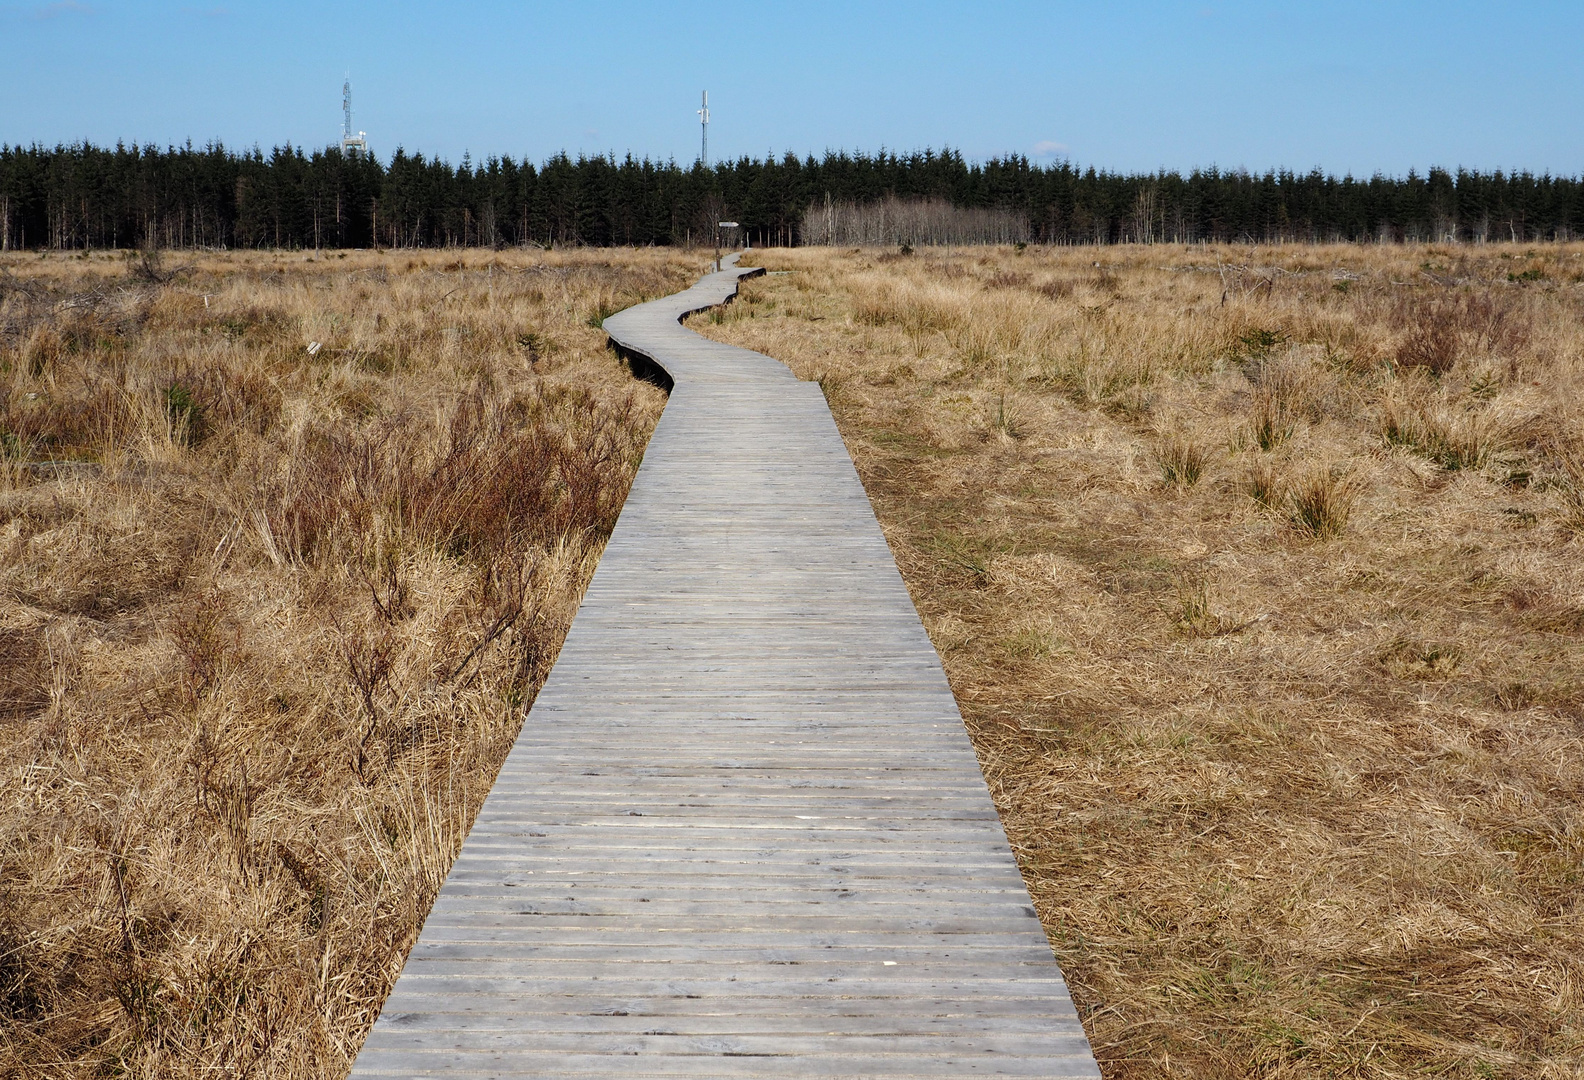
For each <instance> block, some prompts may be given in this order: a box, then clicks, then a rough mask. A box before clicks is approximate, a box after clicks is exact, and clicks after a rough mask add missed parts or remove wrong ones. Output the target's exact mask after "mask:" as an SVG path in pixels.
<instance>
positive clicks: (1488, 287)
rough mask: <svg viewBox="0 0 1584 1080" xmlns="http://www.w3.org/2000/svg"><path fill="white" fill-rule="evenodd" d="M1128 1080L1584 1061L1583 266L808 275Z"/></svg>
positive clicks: (719, 323)
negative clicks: (1134, 1079)
mask: <svg viewBox="0 0 1584 1080" xmlns="http://www.w3.org/2000/svg"><path fill="white" fill-rule="evenodd" d="M754 257H755V258H756V259H757V261H759V262H760V263H762V264H763V265H765V266H767V267H770V268H772V269H774V270H780V271H787V273H784V274H773V275H771V276H767V277H763V278H760V279H757V280H755V281H753V282H750V283H748V284H746V285H745V288H744V292H743V295H742V297H741V298H740V299H739V300H738V302H737V303H735V304H733V305H732V306H731V307H729V308H726V309H722V310H719V311H716V312H714V313H711V314H708V315H701V316H695V317H694V320H693V325H695V327H696V328H698V329H700V330H701V331H702V332H704V333H707V334H709V335H711V336H714V337H718V338H721V339H723V340H727V341H730V342H732V343H735V344H739V345H744V346H747V347H749V348H753V349H756V350H759V351H762V352H766V353H769V354H770V355H772V356H775V357H778V358H781V359H783V360H785V361H786V362H787V363H789V364H790V365H791V366H792V367H793V369H794V370H795V371H796V372H797V373H798V374H799V375H800V376H801V377H803V378H805V379H817V380H819V382H820V384H821V385H822V386H823V388H824V390H825V393H826V396H827V398H828V399H829V401H830V403H831V406H832V409H833V411H834V412H835V415H836V418H837V421H838V424H839V426H840V428H841V431H842V434H843V436H844V438H845V439H846V442H847V445H848V447H849V449H850V450H851V452H852V454H853V457H854V458H855V460H856V462H857V465H858V469H859V472H860V474H861V476H862V478H863V481H864V484H865V487H866V488H867V490H868V492H869V495H870V498H871V500H872V502H873V504H874V506H875V508H876V511H877V513H878V515H879V518H880V520H881V523H882V525H883V527H884V529H885V531H886V535H887V538H888V540H889V541H890V543H891V546H892V550H893V552H894V553H895V554H896V556H897V560H898V563H899V564H900V566H901V568H902V571H903V575H904V577H905V578H906V580H907V583H908V586H909V588H910V589H911V591H912V594H913V597H914V599H915V601H916V603H917V604H918V606H919V608H920V611H921V613H922V615H923V617H924V620H925V623H926V626H927V628H928V630H929V632H930V635H931V637H932V638H933V640H934V642H935V645H936V647H937V648H938V650H939V651H940V653H941V655H942V657H943V659H944V661H945V664H946V668H947V671H948V674H949V676H950V679H951V682H952V686H953V689H954V691H955V693H956V695H957V699H958V701H959V703H960V704H961V707H962V711H963V714H964V716H965V718H966V720H967V723H968V726H969V728H970V731H971V734H972V736H973V739H974V742H975V745H976V748H977V750H978V753H979V755H980V760H981V763H982V764H983V766H984V770H985V773H986V776H987V777H988V778H989V780H990V783H991V786H992V789H993V791H994V794H995V797H996V800H997V803H998V806H999V807H1000V810H1001V813H1002V816H1003V821H1004V822H1005V824H1006V826H1007V831H1008V834H1009V836H1010V838H1011V840H1012V843H1013V846H1014V848H1015V850H1016V852H1017V854H1018V857H1019V859H1020V862H1021V865H1022V868H1023V872H1024V875H1025V878H1026V880H1027V881H1028V883H1029V886H1030V889H1031V891H1032V893H1033V896H1034V899H1035V902H1036V904H1037V906H1038V909H1039V912H1040V915H1041V917H1042V919H1043V921H1044V924H1045V927H1046V930H1047V932H1048V934H1049V936H1050V939H1051V942H1052V945H1053V946H1054V947H1055V950H1056V953H1057V955H1058V957H1059V958H1060V960H1061V963H1062V966H1063V968H1064V970H1065V972H1066V974H1067V976H1068V979H1069V983H1070V986H1071V989H1072V992H1073V997H1074V999H1075V1001H1076V1002H1077V1004H1078V1006H1079V1010H1080V1015H1081V1016H1082V1017H1083V1019H1084V1022H1085V1024H1086V1025H1087V1027H1088V1030H1089V1032H1090V1034H1091V1037H1092V1040H1093V1044H1094V1047H1095V1051H1096V1053H1097V1054H1098V1056H1099V1058H1100V1061H1101V1062H1102V1066H1103V1068H1104V1071H1105V1075H1106V1076H1107V1077H1108V1080H1122V1078H1128V1080H1131V1078H1143V1077H1196V1078H1211V1077H1215V1078H1220V1077H1234V1076H1260V1077H1283V1078H1288V1077H1336V1076H1348V1077H1354V1076H1356V1077H1379V1078H1387V1077H1392V1078H1398V1077H1410V1076H1423V1075H1435V1076H1447V1077H1465V1078H1471V1080H1472V1078H1476V1077H1510V1078H1513V1080H1519V1078H1526V1080H1528V1078H1552V1080H1563V1078H1567V1077H1577V1076H1578V1075H1579V1073H1578V1069H1579V1063H1580V1062H1581V1061H1584V906H1581V905H1584V899H1581V898H1584V559H1581V554H1584V407H1581V405H1580V402H1581V401H1584V247H1580V246H1577V245H1566V246H1563V245H1557V246H1546V247H1525V246H1512V245H1503V246H1498V247H1487V248H1474V247H1469V246H1427V245H1414V246H1388V247H1376V246H1333V247H1311V246H1286V247H1272V248H1255V247H1243V246H1239V247H1216V246H1208V247H1204V246H1194V247H1184V246H1175V247H1173V246H1153V247H1146V246H1137V247H1128V248H1112V249H1100V248H1088V249H1077V250H1075V249H1039V248H1034V247H1028V248H1026V249H1022V250H1019V249H1016V248H1010V247H1007V248H1000V249H967V250H962V249H959V250H956V251H952V252H947V251H944V250H938V249H929V250H919V251H917V252H915V253H901V252H898V251H896V250H895V249H893V250H891V251H884V250H878V249H867V250H858V249H853V250H847V251H832V250H830V249H816V250H791V251H767V252H759V253H755V256H754Z"/></svg>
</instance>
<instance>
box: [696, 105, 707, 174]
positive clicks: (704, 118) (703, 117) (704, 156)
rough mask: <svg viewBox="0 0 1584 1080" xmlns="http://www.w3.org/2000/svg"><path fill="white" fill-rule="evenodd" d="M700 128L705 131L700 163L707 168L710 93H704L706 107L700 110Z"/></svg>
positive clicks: (701, 143) (700, 146) (700, 150)
mask: <svg viewBox="0 0 1584 1080" xmlns="http://www.w3.org/2000/svg"><path fill="white" fill-rule="evenodd" d="M698 115H699V126H700V127H702V128H703V129H704V133H703V139H702V140H701V141H700V143H699V161H700V162H702V163H703V164H704V167H705V168H708V167H709V91H708V90H706V91H704V107H703V108H702V109H700V110H698Z"/></svg>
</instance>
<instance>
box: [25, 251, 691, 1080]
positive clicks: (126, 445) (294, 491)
mask: <svg viewBox="0 0 1584 1080" xmlns="http://www.w3.org/2000/svg"><path fill="white" fill-rule="evenodd" d="M696 269H697V268H696V267H695V266H693V265H690V263H689V261H688V260H687V259H686V258H685V257H682V256H680V255H675V254H667V253H588V254H583V253H570V254H559V253H557V254H553V255H550V254H547V255H531V256H529V255H521V254H515V253H514V254H509V255H507V254H493V253H467V254H462V255H457V254H450V255H437V254H426V255H417V256H413V255H410V254H405V253H402V254H398V253H391V254H385V255H379V254H372V253H365V254H351V255H347V256H334V257H330V256H324V257H319V258H315V257H312V256H302V255H294V256H286V255H275V256H271V255H204V256H196V257H192V263H191V265H188V266H186V267H174V266H166V265H163V264H161V263H159V262H158V261H156V260H154V259H153V258H152V257H150V258H139V259H134V260H132V261H130V262H124V261H123V260H122V259H120V258H117V257H106V256H93V257H89V258H82V257H72V258H66V257H50V258H38V257H34V256H27V257H23V256H9V257H6V258H4V259H3V260H0V762H3V764H0V1075H4V1076H19V1077H20V1076H44V1075H49V1076H62V1077H67V1076H80V1077H99V1076H108V1075H115V1076H125V1077H161V1078H164V1077H184V1076H190V1077H198V1076H214V1075H237V1076H242V1075H254V1076H271V1077H304V1078H306V1077H325V1076H339V1075H343V1074H344V1073H345V1070H346V1069H347V1068H348V1067H349V1065H350V1062H351V1060H352V1058H353V1056H354V1055H355V1054H356V1052H357V1049H358V1047H359V1045H360V1044H361V1042H362V1039H363V1035H364V1033H365V1031H366V1030H367V1028H368V1026H369V1024H370V1023H371V1022H372V1020H373V1018H374V1016H375V1014H376V1012H377V1010H378V1008H379V1005H380V1003H381V1002H382V1000H383V999H384V996H385V994H386V993H387V992H388V990H389V988H390V986H391V985H392V983H393V981H394V979H395V976H396V974H397V972H398V971H399V970H400V967H401V964H402V962H403V959H404V957H405V954H406V951H407V949H408V947H409V946H410V945H411V943H412V941H413V939H414V937H415V935H416V932H417V929H418V926H419V924H420V922H421V920H422V918H423V916H424V914H425V913H426V911H427V909H428V906H429V904H430V902H431V900H432V898H433V896H434V895H435V892H436V890H437V888H438V886H439V884H440V882H441V881H442V880H443V878H444V875H445V873H446V870H447V868H448V867H449V865H450V863H451V860H452V859H453V857H454V856H455V853H456V850H457V848H458V846H459V844H460V841H461V838H462V836H463V835H464V833H465V831H466V829H467V827H468V825H469V823H470V822H471V820H472V817H473V815H474V813H475V812H476V810H477V808H478V806H479V804H480V802H481V801H482V799H483V796H484V795H485V793H486V792H487V791H488V788H489V786H490V784H491V782H492V781H493V778H494V775H495V772H496V770H497V768H498V767H499V764H500V762H501V760H502V758H503V756H504V754H505V752H506V750H507V749H508V747H509V746H510V743H511V741H512V739H513V738H514V737H515V734H516V731H517V729H518V726H519V724H520V723H521V720H522V715H523V710H524V708H525V707H526V705H527V704H528V703H529V702H531V700H532V698H533V696H534V694H535V692H536V691H537V689H538V687H539V685H540V683H541V682H542V680H543V678H544V676H545V674H546V672H547V671H548V669H549V666H550V664H551V662H552V660H553V658H554V657H555V654H556V652H557V650H558V649H559V647H560V642H561V639H562V636H563V634H564V633H565V630H566V627H567V625H568V622H569V620H570V618H571V615H572V612H573V610H574V608H575V606H576V603H577V599H578V596H579V595H580V592H581V590H582V588H583V586H584V584H585V583H586V582H587V579H588V576H589V574H590V573H591V571H592V568H593V565H594V561H595V559H596V558H597V555H598V552H599V550H600V548H601V545H602V544H603V542H604V539H605V537H606V536H607V535H608V533H609V531H610V528H611V526H612V524H613V523H614V521H615V517H616V514H617V512H618V510H619V508H620V505H621V502H622V499H623V498H624V496H625V493H626V489H627V485H628V483H629V482H630V479H631V476H632V474H633V471H634V469H635V468H636V465H637V462H638V459H639V457H640V455H641V452H642V447H643V444H644V442H645V440H646V439H647V437H648V432H649V430H650V428H651V427H652V425H653V423H654V420H655V418H656V417H657V415H658V413H659V409H660V407H661V404H662V400H661V396H660V394H659V392H658V391H656V390H654V389H653V388H651V387H649V386H648V385H647V384H644V383H639V382H637V381H635V380H633V379H631V378H629V377H628V376H627V374H626V373H625V371H624V370H623V369H622V368H621V367H620V365H619V364H618V363H617V361H616V360H615V359H613V357H612V356H611V354H609V353H608V352H607V351H606V350H605V348H604V337H603V335H602V334H601V333H599V332H598V331H597V330H596V329H594V327H593V325H592V324H593V323H597V321H598V318H599V317H602V314H604V313H608V312H609V311H610V310H614V309H616V308H619V307H621V306H625V305H626V304H628V303H631V302H634V301H637V300H639V299H642V298H644V297H647V296H654V295H659V294H663V293H666V292H670V291H672V290H674V289H676V288H678V287H680V286H682V285H684V284H686V283H687V282H688V281H689V280H690V279H691V278H692V276H693V274H694V272H695V271H696Z"/></svg>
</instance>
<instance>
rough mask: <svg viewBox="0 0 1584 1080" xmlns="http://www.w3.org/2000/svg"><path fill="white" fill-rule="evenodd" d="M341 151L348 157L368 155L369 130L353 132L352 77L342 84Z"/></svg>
mask: <svg viewBox="0 0 1584 1080" xmlns="http://www.w3.org/2000/svg"><path fill="white" fill-rule="evenodd" d="M341 117H342V119H341V152H342V153H343V154H345V155H346V156H347V157H353V158H357V157H367V156H368V132H366V131H360V132H358V133H357V134H356V135H354V134H352V79H351V77H350V76H348V77H347V81H346V82H344V83H342V84H341Z"/></svg>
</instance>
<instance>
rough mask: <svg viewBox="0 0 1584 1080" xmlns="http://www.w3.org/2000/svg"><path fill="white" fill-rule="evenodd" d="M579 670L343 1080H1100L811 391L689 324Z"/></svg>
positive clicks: (928, 660) (665, 361)
mask: <svg viewBox="0 0 1584 1080" xmlns="http://www.w3.org/2000/svg"><path fill="white" fill-rule="evenodd" d="M742 273H743V271H738V270H735V269H728V270H726V271H723V272H722V273H718V274H712V275H709V276H707V277H705V278H704V279H703V280H701V281H700V282H699V283H698V284H697V285H695V286H694V287H693V288H691V289H689V290H687V291H686V292H683V293H679V294H677V295H675V296H671V297H667V298H665V299H663V300H657V301H654V302H652V303H648V304H643V305H640V306H638V307H635V308H630V309H628V310H627V311H624V312H622V313H620V314H618V315H614V316H612V317H611V318H609V319H607V320H606V322H605V327H606V330H607V331H608V332H609V334H610V335H611V338H612V339H613V341H614V342H615V343H616V344H617V345H619V346H620V347H622V348H623V349H624V350H627V351H629V352H631V353H637V354H642V355H645V356H648V357H650V358H652V359H653V360H654V361H656V362H657V363H658V364H659V365H661V366H662V367H663V368H664V370H665V372H667V373H669V375H670V377H671V378H672V379H673V380H674V388H673V390H672V395H671V399H670V402H669V403H668V405H667V406H666V410H665V413H664V415H663V417H662V418H661V421H660V424H659V426H658V427H657V428H656V430H655V433H654V437H653V439H652V440H651V442H650V444H649V447H648V450H647V452H646V454H645V458H644V462H643V466H642V468H641V469H640V470H639V472H638V476H637V479H636V480H635V482H634V484H633V489H632V493H631V494H630V496H629V497H628V500H627V503H626V506H625V507H624V508H623V510H622V515H621V520H620V522H619V523H618V525H617V527H616V531H615V533H614V535H613V536H612V537H611V541H610V545H609V546H608V547H607V549H606V551H605V554H604V557H603V559H602V560H601V562H600V566H599V570H598V572H597V573H596V574H595V577H594V580H593V583H592V584H591V586H590V588H589V591H588V595H587V596H586V597H585V598H584V601H583V605H582V607H581V609H580V610H579V613H578V616H577V619H576V620H575V622H574V624H573V626H572V630H571V633H570V634H569V635H568V637H567V641H566V644H565V646H564V648H563V649H562V652H561V656H560V658H559V660H558V661H557V662H556V666H555V669H554V671H553V672H552V673H551V675H550V679H549V681H548V682H547V683H546V685H545V687H544V690H543V691H542V692H541V693H540V695H539V698H538V701H537V702H536V703H535V705H534V707H533V710H532V712H531V714H530V715H529V717H528V719H527V722H526V723H525V724H524V726H523V730H522V734H521V736H520V737H519V738H518V740H517V742H516V745H515V747H514V748H513V750H512V752H511V755H510V756H509V757H508V759H507V761H506V764H505V766H504V768H503V769H502V770H501V774H500V778H499V780H498V781H497V782H496V785H495V787H494V789H493V790H492V792H491V794H490V796H489V799H488V800H487V801H486V802H485V804H484V808H483V810H482V812H481V813H480V814H479V818H478V821H477V822H476V823H475V825H474V827H473V831H472V832H471V834H470V835H469V836H468V839H467V842H466V844H465V845H464V846H463V849H462V854H461V856H460V857H459V858H458V860H457V862H456V865H455V866H454V867H453V868H452V871H451V873H450V876H449V877H448V878H447V879H446V883H445V886H444V888H443V889H442V890H441V893H440V896H439V899H438V900H437V902H436V903H435V906H434V910H433V912H432V913H431V914H430V916H429V919H428V922H427V923H426V924H425V926H424V929H423V933H422V935H421V937H420V938H419V940H418V943H417V945H416V946H415V947H414V948H413V951H412V955H411V957H410V958H409V959H408V961H407V965H406V967H405V969H404V970H403V972H402V975H401V978H400V980H399V981H398V982H397V984H396V988H395V990H394V991H393V993H392V994H391V996H390V999H389V1000H388V1001H387V1002H386V1004H385V1008H384V1012H383V1013H382V1015H381V1016H380V1019H379V1022H378V1023H377V1024H376V1025H375V1027H374V1030H373V1033H372V1034H371V1035H370V1036H369V1039H368V1043H367V1044H366V1045H365V1046H364V1048H363V1051H362V1053H361V1055H360V1056H359V1058H358V1060H357V1064H356V1066H355V1067H354V1069H353V1075H354V1076H360V1077H374V1076H431V1075H442V1076H489V1077H926V1076H927V1077H967V1076H996V1075H1001V1076H1039V1077H1064V1076H1097V1075H1099V1073H1098V1070H1097V1069H1096V1067H1095V1063H1094V1059H1093V1057H1092V1055H1091V1053H1090V1050H1089V1044H1088V1042H1087V1040H1086V1039H1085V1037H1084V1033H1083V1029H1082V1027H1081V1026H1080V1024H1079V1022H1078V1019H1077V1016H1076V1014H1075V1013H1074V1011H1073V1007H1072V1003H1071V1001H1070V1000H1069V999H1068V996H1067V990H1066V987H1065V985H1064V984H1063V982H1062V978H1061V973H1060V972H1059V971H1058V970H1057V966H1056V963H1055V961H1054V959H1053V958H1052V956H1051V952H1050V947H1049V945H1048V944H1047V942H1046V940H1045V936H1044V934H1043V932H1042V931H1041V929H1040V925H1039V922H1038V921H1037V920H1036V918H1035V917H1034V911H1033V908H1032V906H1031V905H1030V903H1029V898H1028V893H1027V891H1026V889H1025V888H1024V885H1023V881H1022V879H1021V877H1020V876H1019V874H1018V870H1017V866H1016V864H1015V862H1014V860H1013V858H1012V854H1011V852H1010V850H1009V849H1008V846H1007V842H1006V836H1005V834H1004V833H1003V832H1002V830H1001V825H1000V822H999V820H998V819H997V817H996V814H995V809H994V807H993V806H992V805H991V802H990V798H989V794H988V792H987V790H986V788H985V784H984V780H983V777H982V776H981V774H980V771H979V766H978V763H977V761H976V759H975V757H974V754H973V750H972V748H971V747H970V745H969V743H968V739H967V736H966V734H965V733H964V730H963V726H962V721H961V718H960V717H959V715H958V713H957V708H956V704H955V702H954V701H953V699H952V696H951V692H950V690H949V688H948V687H947V684H946V679H945V676H944V673H943V672H942V670H941V666H940V662H939V660H938V658H937V657H936V655H935V653H934V650H933V648H932V647H931V645H930V642H929V639H928V638H927V637H926V635H925V633H924V629H923V626H922V625H921V624H920V622H919V619H918V615H917V613H916V612H915V611H914V608H913V605H912V602H911V601H910V600H909V598H908V594H907V590H906V588H905V586H904V585H903V582H902V579H901V576H900V575H899V574H898V573H897V569H896V564H895V563H894V562H893V560H892V558H891V554H890V552H889V550H888V549H887V547H886V544H885V540H884V538H883V537H882V535H881V533H880V529H879V526H878V524H877V523H876V521H875V518H874V514H873V512H872V510H871V509H870V506H869V503H868V500H867V499H866V497H865V496H864V492H863V488H862V487H861V485H860V484H859V482H858V477H857V475H856V473H855V472H854V470H853V466H852V462H851V460H850V458H849V457H848V455H847V452H846V448H845V447H844V446H843V444H842V441H841V438H840V436H839V435H838V433H837V431H836V426H835V423H834V421H833V420H832V418H831V415H830V411H829V409H828V408H827V407H826V404H825V400H824V397H823V395H822V394H821V393H820V390H819V388H818V387H817V386H814V385H811V384H808V383H803V382H799V381H798V380H797V379H796V378H794V377H793V376H792V374H791V373H790V372H789V371H788V370H787V368H786V367H785V366H783V365H782V364H780V363H778V362H776V361H774V360H772V359H770V358H769V357H766V356H762V355H760V354H758V353H753V352H748V351H746V350H743V349H737V348H732V347H730V346H726V345H722V344H718V343H715V342H711V341H707V340H705V339H703V338H700V337H699V336H698V335H696V334H693V333H692V332H691V331H688V330H686V329H684V328H683V327H681V326H680V325H678V322H677V320H678V318H679V316H680V315H681V314H683V313H685V312H687V311H691V310H698V309H701V308H704V307H708V306H711V305H713V304H716V303H721V302H724V301H725V300H727V299H729V298H730V296H731V295H732V294H733V293H734V292H735V289H736V282H737V279H738V277H739V276H740V275H741V274H742Z"/></svg>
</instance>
